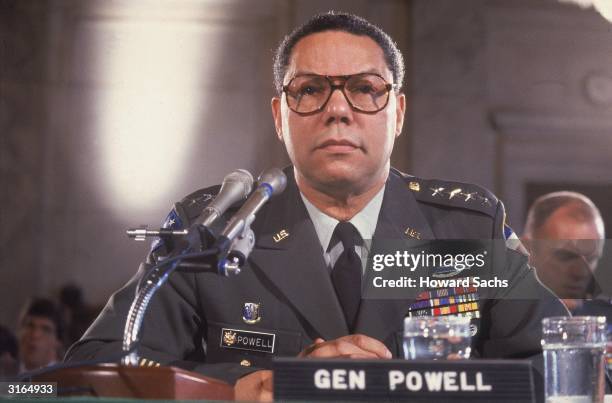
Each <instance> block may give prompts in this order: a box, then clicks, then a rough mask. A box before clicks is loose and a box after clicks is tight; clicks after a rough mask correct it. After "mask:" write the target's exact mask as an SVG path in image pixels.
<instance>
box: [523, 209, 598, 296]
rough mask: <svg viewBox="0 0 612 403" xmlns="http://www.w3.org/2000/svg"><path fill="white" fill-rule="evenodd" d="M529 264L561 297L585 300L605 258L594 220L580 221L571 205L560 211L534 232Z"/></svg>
mask: <svg viewBox="0 0 612 403" xmlns="http://www.w3.org/2000/svg"><path fill="white" fill-rule="evenodd" d="M534 238H535V239H534V240H531V241H530V242H531V244H532V248H531V256H530V262H531V264H532V265H533V266H534V267H535V268H536V271H537V273H538V276H539V278H540V280H542V282H543V283H544V284H545V285H547V286H548V287H549V288H550V289H551V290H553V291H554V292H555V293H556V294H557V295H558V296H559V297H561V298H577V299H579V298H584V297H585V294H586V291H587V287H588V285H589V282H590V281H591V277H592V273H593V271H594V270H595V268H596V267H597V263H598V262H599V259H600V258H601V255H602V246H603V242H602V238H603V234H601V233H600V231H599V229H598V227H597V225H596V223H595V222H594V221H593V220H590V221H583V220H578V219H576V218H575V217H574V214H572V207H571V206H564V207H561V208H559V209H557V210H556V211H555V212H554V213H553V214H551V215H550V217H549V218H548V219H547V220H546V221H545V222H544V224H543V225H542V226H541V227H540V228H539V229H538V230H537V231H535V233H534Z"/></svg>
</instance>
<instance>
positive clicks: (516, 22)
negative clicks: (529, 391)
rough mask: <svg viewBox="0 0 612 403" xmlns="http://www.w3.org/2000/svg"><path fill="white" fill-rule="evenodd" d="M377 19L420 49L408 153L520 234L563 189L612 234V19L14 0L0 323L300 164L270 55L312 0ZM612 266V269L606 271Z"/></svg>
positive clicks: (106, 271) (536, 12) (513, 9)
mask: <svg viewBox="0 0 612 403" xmlns="http://www.w3.org/2000/svg"><path fill="white" fill-rule="evenodd" d="M330 9H335V10H342V11H349V12H353V13H356V14H359V15H361V16H364V17H366V18H368V19H369V20H371V21H372V22H374V23H377V24H379V25H380V26H382V27H383V29H385V30H386V31H387V32H388V33H389V34H391V36H392V37H393V38H394V39H395V40H396V41H397V42H398V44H399V47H400V48H401V49H402V51H403V52H404V55H405V58H406V65H407V70H408V71H407V78H406V84H405V87H404V91H405V92H406V93H407V95H408V110H407V124H406V125H405V128H404V132H403V135H402V137H401V139H400V141H399V142H398V143H397V145H396V148H395V151H394V156H393V161H394V165H395V166H396V167H398V168H400V169H402V170H404V171H406V172H409V173H412V174H414V175H417V176H421V177H425V178H443V179H449V180H457V181H465V182H473V183H478V184H480V185H482V186H485V187H487V188H489V189H491V190H492V191H494V192H495V193H496V194H497V195H498V196H499V197H500V198H501V199H502V200H503V201H504V203H505V205H506V208H507V210H508V216H509V220H510V223H511V225H512V226H513V227H514V228H515V230H516V232H517V233H520V232H521V230H522V226H523V222H524V219H525V214H526V208H527V207H528V205H529V203H530V202H531V201H532V200H533V199H534V198H535V197H537V196H538V195H540V194H542V193H546V192H548V191H551V190H558V189H571V190H578V191H581V192H583V193H585V194H586V195H588V196H589V197H591V198H592V199H593V201H594V202H595V203H596V204H597V205H598V206H599V208H600V209H601V211H602V214H603V215H604V219H605V220H606V224H607V228H608V231H611V230H612V25H611V24H610V23H608V22H607V21H606V20H605V19H604V18H603V17H602V16H601V15H600V14H599V13H598V12H597V11H595V10H594V9H593V8H580V7H578V6H576V5H573V4H565V3H561V2H558V1H556V0H461V1H457V0H377V1H374V0H338V1H313V0H257V1H253V0H136V1H135V0H0V184H1V187H0V323H1V324H5V325H7V326H9V327H12V328H15V326H16V321H17V315H18V311H19V307H20V306H21V305H22V304H23V303H24V301H25V300H26V299H27V298H28V297H30V296H32V295H46V296H51V297H56V296H57V295H58V293H59V290H60V289H61V288H62V286H64V285H65V284H68V283H70V284H73V285H75V286H76V287H78V288H81V289H82V290H84V298H85V300H86V302H87V303H88V304H89V305H93V306H99V305H102V304H104V303H105V301H106V300H107V298H108V296H109V295H110V294H111V293H112V291H113V290H115V289H117V288H118V287H120V286H121V285H122V284H123V283H125V282H126V281H127V280H128V279H129V278H130V277H131V276H132V275H133V274H134V273H135V271H136V269H137V267H138V263H139V261H140V260H141V259H142V258H143V256H144V255H145V254H146V252H147V250H148V243H147V244H144V243H136V242H133V241H130V240H129V239H128V238H127V237H126V236H125V230H126V229H127V228H129V227H137V226H140V225H143V224H149V225H150V226H151V227H156V226H158V225H159V224H160V223H161V222H162V220H163V219H164V217H165V216H166V214H167V212H168V210H169V209H170V208H171V206H172V204H173V203H174V202H175V201H177V200H180V199H181V198H182V197H183V196H185V195H187V194H188V193H190V192H192V191H193V190H195V189H198V188H201V187H205V186H209V185H212V184H216V183H219V182H220V181H221V179H222V178H223V176H224V175H225V174H226V173H228V172H229V171H231V170H233V169H235V168H238V167H241V168H246V169H249V170H251V171H252V172H253V173H254V174H257V173H258V172H259V171H261V170H262V169H263V168H265V167H269V166H274V165H277V166H282V165H284V164H286V163H287V162H288V159H287V157H286V155H285V152H284V149H283V148H282V147H281V145H280V144H279V143H278V142H277V140H276V136H275V133H274V128H273V122H272V118H271V114H270V106H269V105H270V97H271V96H272V95H273V86H272V71H271V67H272V55H273V51H274V49H275V47H276V45H277V44H278V42H279V41H280V40H281V39H282V37H283V35H284V34H286V33H287V32H288V31H290V30H291V29H292V28H293V27H294V26H295V25H296V24H298V23H301V22H303V21H304V20H306V19H307V18H308V17H310V16H311V15H312V14H314V13H316V12H322V11H327V10H330ZM607 269H608V270H609V269H610V268H609V267H608V268H607Z"/></svg>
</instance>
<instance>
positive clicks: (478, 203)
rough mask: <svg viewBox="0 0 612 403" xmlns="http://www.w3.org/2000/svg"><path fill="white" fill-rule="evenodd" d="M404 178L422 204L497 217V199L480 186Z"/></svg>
mask: <svg viewBox="0 0 612 403" xmlns="http://www.w3.org/2000/svg"><path fill="white" fill-rule="evenodd" d="M402 177H403V179H404V181H405V182H406V187H407V188H408V189H409V190H410V191H411V192H412V193H413V194H414V195H415V197H416V199H417V200H419V201H421V202H425V203H431V204H439V205H444V206H449V207H457V208H464V209H468V210H474V211H478V212H480V213H483V214H487V215H489V216H491V217H495V214H496V212H497V197H495V195H494V194H493V193H491V192H490V191H489V190H487V189H485V188H483V187H480V186H478V185H474V184H471V183H462V182H452V181H443V180H438V179H421V178H417V177H414V176H410V175H406V174H403V175H402Z"/></svg>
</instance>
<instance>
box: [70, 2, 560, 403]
mask: <svg viewBox="0 0 612 403" xmlns="http://www.w3.org/2000/svg"><path fill="white" fill-rule="evenodd" d="M274 70H275V77H276V88H277V94H276V96H274V97H273V99H272V102H271V105H272V115H273V118H274V122H275V126H276V134H277V136H278V138H279V140H280V141H281V142H282V143H283V144H284V145H285V147H286V149H287V153H288V154H289V157H290V159H291V161H292V163H293V165H292V166H291V167H289V168H287V169H286V170H285V173H286V174H287V188H286V190H285V191H284V193H282V194H281V195H279V196H278V197H276V198H274V199H272V200H271V201H270V202H269V203H268V204H267V205H266V206H264V207H263V208H262V209H261V210H260V211H259V213H258V214H257V217H256V220H255V221H254V223H253V226H252V228H253V231H254V233H255V236H256V245H255V248H254V250H253V252H252V253H251V255H250V256H249V259H248V261H247V263H246V265H245V267H244V269H243V270H242V272H241V273H240V275H239V276H234V277H229V278H222V277H220V276H217V275H216V274H211V273H198V274H190V273H185V272H179V273H174V274H173V275H172V276H171V277H170V279H169V280H168V284H166V285H165V286H164V287H162V288H161V289H160V290H159V292H158V293H157V294H156V295H155V297H154V298H153V299H152V302H151V306H150V310H149V312H148V314H147V316H146V317H145V319H144V331H143V336H142V343H141V349H140V351H141V354H142V359H141V365H147V366H149V365H151V363H152V362H156V363H160V364H162V365H176V366H181V367H183V368H187V369H191V370H195V371H199V372H201V373H202V374H205V375H208V376H212V377H216V378H220V379H223V380H225V381H227V382H230V383H232V384H234V383H235V385H236V386H235V392H236V397H237V398H238V399H246V400H251V401H253V400H271V399H272V372H271V371H270V368H271V364H272V362H271V358H272V357H274V356H299V357H316V358H371V359H376V358H380V359H383V358H384V359H388V358H392V357H402V356H403V352H402V347H401V334H402V324H403V319H404V317H405V316H406V315H408V314H409V309H410V304H411V303H413V302H414V300H406V299H396V300H392V299H381V300H375V299H367V300H366V299H363V300H362V299H361V294H360V291H361V287H362V274H363V273H362V267H361V264H360V261H359V254H367V250H364V248H365V246H364V240H368V239H374V240H377V239H397V240H405V239H409V238H418V239H491V238H494V239H500V240H501V242H504V241H503V239H504V218H505V213H504V207H503V205H502V203H501V202H500V201H498V200H497V199H496V198H495V196H494V195H492V194H491V193H490V192H489V191H487V190H486V189H483V188H480V187H478V186H476V185H470V184H465V183H456V182H449V181H441V180H426V179H421V178H416V177H413V176H411V175H407V174H404V173H402V172H399V171H397V170H395V169H393V168H391V166H390V156H391V151H392V150H393V145H394V141H395V139H396V137H397V136H399V135H400V132H401V130H402V125H403V122H404V111H405V107H406V103H407V101H406V97H405V95H404V94H403V93H402V91H401V85H402V76H403V73H404V70H403V59H402V55H401V53H400V52H399V50H398V49H397V47H396V45H395V43H394V42H393V40H392V39H391V38H390V37H389V36H388V35H387V34H386V33H384V32H383V31H382V30H381V29H380V28H378V27H376V26H374V25H373V24H371V23H369V22H368V21H366V20H364V19H362V18H360V17H357V16H354V15H350V14H336V13H328V14H322V15H318V16H315V17H313V18H311V19H310V20H309V21H307V22H306V23H305V24H304V25H303V26H301V27H299V28H298V29H296V30H295V31H293V32H292V33H291V34H290V35H288V36H287V37H286V38H285V40H284V41H283V42H282V44H281V45H280V46H279V49H278V50H277V57H276V63H275V69H274ZM252 74H253V75H254V77H253V79H254V80H261V79H262V78H261V77H255V75H256V74H257V73H256V72H253V73H252ZM228 113H230V112H229V111H228ZM228 118H231V116H228ZM218 191H219V187H218V186H216V187H211V188H208V189H202V190H199V191H197V192H195V193H193V194H191V195H190V196H188V197H187V198H185V199H184V201H183V202H181V203H177V205H176V208H175V210H173V211H172V213H171V215H170V217H169V218H168V221H167V223H168V224H167V225H168V226H170V227H171V228H178V227H181V226H183V227H188V226H189V225H190V224H191V223H193V222H194V220H195V219H196V218H197V217H198V216H199V215H200V213H201V212H202V209H203V208H204V207H205V206H206V204H207V203H208V201H209V200H210V199H211V198H212V197H213V196H214V195H215V194H216V193H217V192H218ZM231 214H232V213H231V212H230V213H228V214H226V215H224V217H223V220H221V221H226V220H227V219H229V218H230V217H231ZM221 225H224V224H223V223H221ZM164 248H165V245H161V246H159V247H157V248H155V249H154V250H153V251H152V253H151V254H150V255H149V256H148V258H147V260H146V262H145V263H144V264H143V265H142V266H141V269H140V271H139V272H138V273H137V274H136V275H135V276H134V278H133V279H132V280H131V281H130V282H129V283H128V284H127V285H126V286H125V287H124V288H122V289H121V290H119V291H118V292H117V293H115V294H114V295H113V296H112V297H111V299H110V301H109V303H108V304H107V305H106V307H105V308H104V310H103V311H102V313H101V314H100V316H99V317H98V319H96V321H95V322H94V323H93V325H92V326H91V327H90V328H89V329H88V331H87V332H86V333H85V334H84V336H83V338H82V339H81V340H80V341H79V342H78V343H76V344H75V345H73V346H72V347H71V349H70V351H69V352H68V354H67V359H68V360H74V361H76V360H89V359H93V358H102V357H109V359H110V357H112V356H113V355H114V356H116V355H117V352H119V351H121V348H122V337H123V330H124V327H125V318H126V314H127V312H128V310H129V307H130V305H131V302H132V299H133V298H134V290H135V287H136V285H137V283H138V281H139V280H140V279H141V278H142V276H143V275H144V274H145V273H146V272H147V270H148V269H150V268H151V267H152V265H154V264H155V263H156V262H157V261H159V259H163V257H164V254H165V253H167V251H165V250H164ZM506 255H507V257H508V258H507V260H506V261H505V262H504V267H502V268H500V270H503V271H504V274H505V276H506V278H510V279H511V280H512V282H511V287H510V288H512V290H509V291H508V292H511V291H514V290H516V289H518V290H528V293H529V295H538V296H539V298H538V299H532V300H523V301H517V300H508V299H503V300H502V299H499V300H487V301H480V302H478V303H476V302H475V303H474V304H473V305H472V308H473V309H472V310H471V311H470V312H466V313H469V314H471V316H470V317H471V318H473V325H474V330H473V333H472V334H473V335H474V336H473V338H472V340H473V345H474V349H473V350H472V351H473V352H474V355H475V356H479V357H488V358H500V357H508V358H521V357H529V356H532V355H537V354H539V353H540V352H541V345H540V336H541V319H542V318H543V317H545V316H555V315H562V314H565V313H566V310H565V308H564V307H563V305H562V304H561V303H560V302H559V301H558V299H557V298H555V297H554V296H553V295H552V294H550V293H549V292H548V290H547V289H546V288H544V287H543V286H542V285H541V284H540V283H539V282H538V280H537V278H536V276H535V273H534V272H533V270H532V269H531V268H530V267H529V266H528V265H527V258H526V256H524V255H522V254H521V253H519V252H516V251H514V250H508V252H507V254H506ZM362 256H363V255H362ZM442 291H448V289H447V290H442ZM449 292H450V291H449ZM470 292H471V291H470ZM526 293H527V292H526ZM515 294H516V293H515ZM425 302H427V301H425ZM254 307H256V308H258V309H257V310H255V309H253V308H254ZM259 307H261V312H260V311H259ZM448 312H449V313H450V308H449V310H448ZM237 336H240V339H241V340H248V341H249V342H248V343H247V344H241V345H238V346H237V345H236V344H235V342H236V340H237ZM271 336H274V340H273V341H272V340H271V339H270V337H271ZM266 337H268V339H265V338H266ZM262 340H268V341H270V344H269V345H268V344H267V341H266V342H265V345H266V346H269V347H265V348H260V347H253V346H254V345H255V344H257V346H260V345H261V344H260V342H261V341H262Z"/></svg>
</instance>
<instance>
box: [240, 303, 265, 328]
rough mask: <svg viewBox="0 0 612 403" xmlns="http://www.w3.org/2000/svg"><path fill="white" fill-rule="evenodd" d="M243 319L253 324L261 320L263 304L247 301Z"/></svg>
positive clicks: (243, 309) (243, 310)
mask: <svg viewBox="0 0 612 403" xmlns="http://www.w3.org/2000/svg"><path fill="white" fill-rule="evenodd" d="M242 320H243V321H244V323H247V324H249V325H253V324H255V323H257V322H259V321H260V320H261V304H260V303H258V302H245V303H244V307H243V308H242Z"/></svg>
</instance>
